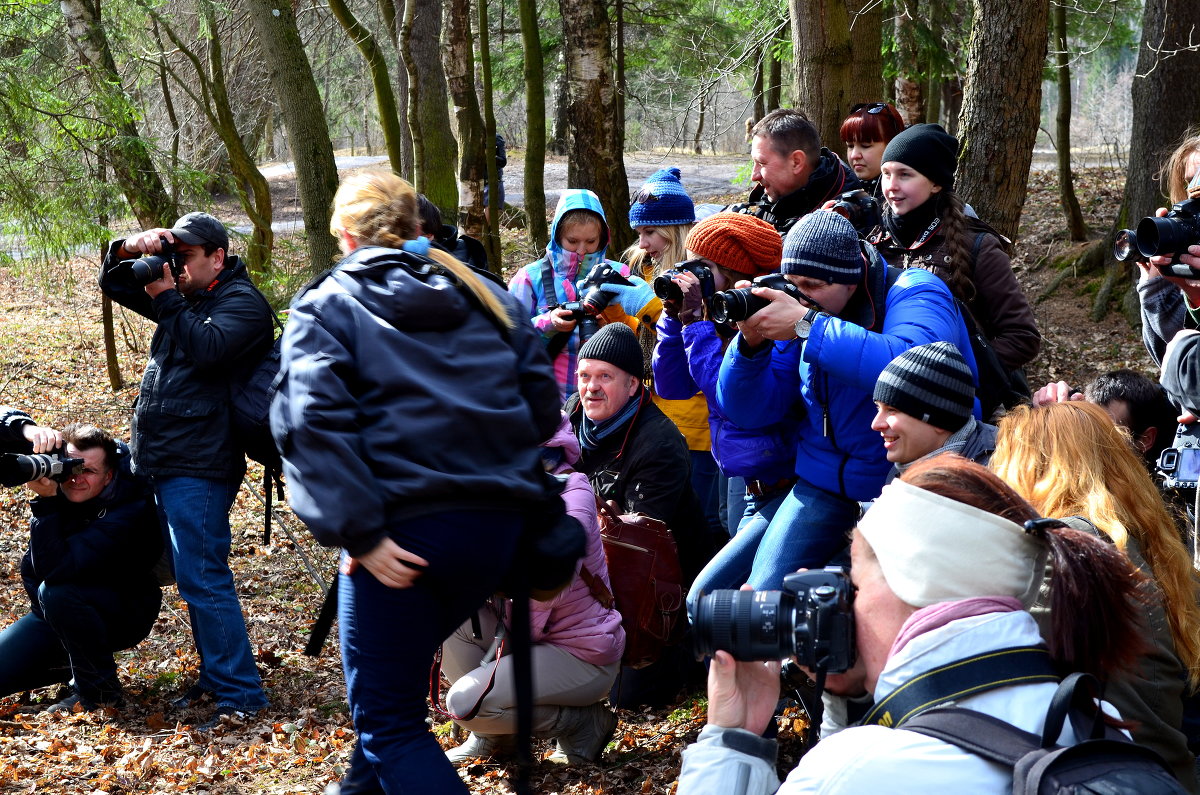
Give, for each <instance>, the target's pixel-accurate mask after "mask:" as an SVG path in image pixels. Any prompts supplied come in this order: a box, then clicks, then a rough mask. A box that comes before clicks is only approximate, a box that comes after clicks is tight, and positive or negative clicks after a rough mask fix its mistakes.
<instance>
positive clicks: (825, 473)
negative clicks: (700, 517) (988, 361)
mask: <svg viewBox="0 0 1200 795" xmlns="http://www.w3.org/2000/svg"><path fill="white" fill-rule="evenodd" d="M888 281H889V279H888V268H887V267H886V266H885V265H883V262H882V260H879V259H876V260H874V262H873V263H872V265H871V266H870V267H869V268H868V270H867V274H866V279H865V281H864V282H863V283H860V284H859V289H858V290H856V291H855V293H854V295H853V296H851V300H850V303H849V304H847V306H846V308H845V309H844V310H843V311H842V313H841V315H840V316H839V317H830V316H829V315H820V316H818V318H817V320H816V321H815V322H814V323H813V327H812V332H811V333H810V335H809V338H808V342H807V343H805V344H804V345H803V347H802V346H801V345H800V344H799V343H798V342H796V341H794V340H793V341H791V342H776V343H772V344H770V345H767V346H764V347H763V348H762V349H759V350H757V351H750V350H747V349H746V347H745V345H744V341H743V339H742V337H741V335H740V334H739V335H738V336H737V337H736V338H735V341H734V342H733V343H731V344H730V346H729V349H728V350H727V351H726V352H725V359H724V360H723V361H722V362H721V370H720V374H719V376H718V379H717V392H716V396H717V408H718V409H719V410H720V411H721V412H722V413H724V414H725V415H726V416H728V417H729V418H730V419H731V420H733V421H734V422H736V423H737V424H738V425H741V426H742V427H745V428H761V427H766V426H769V425H771V424H773V423H777V422H779V421H780V420H782V419H783V418H784V417H785V416H787V414H788V412H791V411H793V410H794V405H795V403H796V402H797V400H799V401H800V402H802V403H803V404H804V408H805V414H804V417H803V419H802V420H801V421H800V430H799V441H798V444H797V445H796V462H795V463H796V468H795V472H796V474H797V475H798V476H800V477H802V478H804V479H805V480H806V481H808V482H809V483H811V484H812V485H814V486H816V487H818V488H820V489H824V490H825V491H828V492H831V493H834V494H841V495H843V496H845V497H847V498H849V499H852V500H858V501H860V502H861V501H865V500H871V499H874V498H875V497H876V496H878V494H879V491H880V489H882V488H883V484H884V481H885V480H886V478H887V475H888V471H889V470H890V469H891V466H892V465H891V464H890V463H889V462H888V460H887V457H886V455H885V451H884V449H883V445H882V444H881V443H880V441H879V434H878V433H877V432H875V431H873V430H871V419H872V417H874V415H875V404H874V402H873V401H872V400H871V396H872V394H873V392H874V390H875V381H876V380H877V379H878V378H879V374H880V373H881V372H883V368H884V367H886V366H887V364H888V363H889V362H891V360H892V359H894V358H895V357H896V356H898V355H899V354H901V353H903V352H904V351H906V350H908V349H909V348H912V347H914V346H916V345H924V344H925V343H928V342H937V341H938V340H946V341H948V342H951V343H953V344H955V345H956V346H958V349H959V351H960V352H961V353H962V354H963V356H964V357H965V358H966V359H967V363H968V364H969V365H970V366H971V371H972V372H973V373H976V380H978V370H977V368H976V367H975V357H974V355H973V354H972V352H971V346H970V340H969V339H968V337H967V329H966V326H965V325H964V324H963V320H962V316H961V315H959V312H958V308H957V306H956V305H955V303H954V298H953V296H951V295H950V290H949V288H947V287H946V284H945V283H944V282H943V281H942V280H941V279H939V278H938V277H937V276H934V275H933V274H932V273H929V272H928V271H922V270H917V269H909V270H905V271H903V272H901V273H900V274H899V275H898V276H896V277H895V281H894V282H893V283H892V284H890V285H889V284H888ZM976 411H977V412H978V406H976Z"/></svg>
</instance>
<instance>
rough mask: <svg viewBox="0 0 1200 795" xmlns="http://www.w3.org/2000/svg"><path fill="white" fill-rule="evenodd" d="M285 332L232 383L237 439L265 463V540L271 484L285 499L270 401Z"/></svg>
mask: <svg viewBox="0 0 1200 795" xmlns="http://www.w3.org/2000/svg"><path fill="white" fill-rule="evenodd" d="M255 292H258V294H259V297H261V298H262V299H263V303H265V304H266V305H267V310H268V311H269V312H270V313H271V319H272V320H273V321H274V322H275V325H276V326H277V327H278V329H279V331H280V332H282V331H283V324H282V323H280V322H279V317H278V316H277V315H276V314H275V310H274V309H272V308H271V304H270V302H269V301H267V297H266V296H265V295H263V294H262V293H261V292H259V291H258V288H255ZM282 346H283V335H282V333H280V334H279V335H278V336H276V337H275V341H274V343H273V344H272V345H271V349H270V350H268V351H267V352H266V354H265V355H264V356H263V357H262V359H260V360H259V361H258V363H257V364H255V365H254V366H253V367H248V368H247V369H246V370H245V371H243V372H242V373H241V374H240V375H239V376H237V377H235V378H234V379H233V381H232V382H230V385H229V398H230V405H231V411H230V424H231V426H232V427H233V435H234V439H236V440H237V442H238V444H239V446H240V447H241V448H242V451H243V452H244V453H245V454H246V455H247V456H248V457H249V458H250V459H251V460H253V461H257V462H258V463H260V464H262V466H263V494H264V496H265V498H266V518H265V519H264V522H263V544H264V545H265V544H269V543H271V487H272V485H274V487H275V492H276V496H277V498H278V499H279V500H280V501H281V502H282V501H283V478H282V474H283V458H282V457H281V456H280V455H279V449H278V448H277V447H276V446H275V439H274V438H273V437H272V436H271V401H272V400H273V399H274V398H275V393H276V392H278V391H279V369H280V364H281V360H282Z"/></svg>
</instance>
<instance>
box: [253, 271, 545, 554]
mask: <svg viewBox="0 0 1200 795" xmlns="http://www.w3.org/2000/svg"><path fill="white" fill-rule="evenodd" d="M480 281H481V282H482V283H483V284H485V285H486V286H487V289H489V290H491V292H492V293H493V294H494V295H495V296H497V297H498V298H499V299H500V301H501V303H502V304H503V305H504V306H505V307H507V309H508V312H509V316H510V317H511V318H512V320H513V323H514V325H513V327H512V328H511V329H507V330H506V331H504V332H503V333H502V332H501V330H500V326H499V324H498V323H496V322H494V321H493V320H492V319H491V318H490V317H489V316H488V315H486V314H485V312H484V310H483V309H482V308H481V307H480V306H479V305H478V304H477V303H476V301H475V300H474V299H473V298H472V297H469V294H468V293H467V292H466V290H465V288H462V287H460V286H459V285H458V284H457V282H456V280H455V279H454V278H453V277H451V276H449V275H448V272H447V271H446V270H445V268H444V267H443V266H441V265H438V264H435V263H434V262H432V261H431V260H429V259H426V258H424V257H421V256H418V255H416V254H411V253H408V252H403V251H398V250H395V249H389V248H379V247H366V248H360V249H358V250H356V251H355V252H354V253H352V254H351V255H350V256H348V257H346V258H345V259H343V260H342V261H341V262H340V263H338V265H337V266H335V267H334V268H333V269H332V270H330V271H329V272H328V273H327V274H326V275H325V276H324V277H322V278H320V279H318V280H316V281H315V282H314V283H313V284H311V285H310V286H309V287H308V288H307V289H306V290H305V291H304V292H302V293H301V294H299V295H298V296H296V298H295V299H294V300H293V301H292V309H291V314H290V317H289V319H288V323H287V327H286V329H285V331H284V335H283V361H282V371H281V375H282V379H281V381H280V385H279V392H278V394H277V395H276V396H275V401H274V402H273V403H272V405H271V431H272V433H273V434H274V436H275V441H276V444H277V445H278V446H279V449H280V451H281V452H282V453H283V460H284V467H283V470H284V473H285V474H286V476H287V480H288V488H289V492H290V496H291V505H292V508H293V510H295V512H296V514H297V515H298V516H300V518H301V519H303V520H304V522H305V523H306V524H307V525H308V527H309V529H310V530H311V531H312V533H313V535H314V536H315V537H316V538H317V540H318V541H320V542H321V543H322V544H325V545H327V546H341V547H344V548H345V549H346V550H347V551H349V552H350V554H351V555H360V554H363V553H365V552H368V551H370V550H371V549H372V548H374V547H375V545H376V544H378V543H379V542H380V541H381V540H382V538H383V537H384V535H385V534H386V533H387V532H388V530H389V528H390V527H391V526H392V525H393V524H394V523H395V522H397V521H398V520H402V519H406V518H410V517H412V516H416V515H420V514H423V513H430V512H436V511H444V510H455V509H463V508H503V509H512V508H518V507H520V506H521V504H522V502H528V501H533V500H536V499H538V498H540V497H542V496H543V495H544V491H543V485H542V483H543V481H542V478H541V471H542V464H541V456H540V454H539V450H538V445H539V444H540V443H541V442H542V441H543V440H545V439H549V438H550V436H551V434H553V433H554V431H555V430H556V429H557V427H558V423H559V419H560V414H559V400H558V387H557V385H556V383H555V380H554V373H553V371H552V369H551V366H550V359H549V358H548V357H547V355H546V350H545V346H544V345H543V344H542V342H541V340H540V338H539V335H538V333H537V330H536V329H534V328H533V326H532V325H530V324H529V323H528V322H526V321H525V315H524V311H523V310H522V309H521V307H520V306H519V305H518V304H517V302H516V300H515V299H514V298H512V296H510V295H509V294H508V292H507V291H505V290H504V289H503V288H502V287H500V286H498V285H496V284H494V283H493V282H491V281H488V280H484V279H481V280H480Z"/></svg>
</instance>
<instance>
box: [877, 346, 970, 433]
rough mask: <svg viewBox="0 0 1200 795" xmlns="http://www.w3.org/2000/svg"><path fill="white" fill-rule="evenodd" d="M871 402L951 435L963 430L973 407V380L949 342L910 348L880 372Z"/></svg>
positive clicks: (957, 352) (960, 355)
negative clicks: (888, 407) (883, 405)
mask: <svg viewBox="0 0 1200 795" xmlns="http://www.w3.org/2000/svg"><path fill="white" fill-rule="evenodd" d="M873 399H874V400H875V401H876V402H878V403H884V404H886V405H888V406H891V407H892V408H894V409H899V410H900V411H903V412H904V413H905V414H907V415H909V416H910V417H916V418H917V419H918V420H921V421H922V422H927V423H929V424H930V425H933V426H935V427H938V428H941V429H942V430H946V431H950V432H951V433H953V432H955V431H957V430H958V429H960V428H962V426H963V425H965V424H966V422H967V420H968V419H969V418H970V417H971V410H972V409H973V408H974V406H975V377H974V376H973V375H972V374H971V368H970V367H969V366H968V365H967V360H966V359H964V358H963V355H962V354H961V353H959V351H958V348H956V347H954V346H953V345H951V344H950V343H949V342H931V343H929V344H928V345H918V346H916V347H915V348H909V349H908V350H907V351H905V352H904V353H902V354H900V355H899V356H897V357H896V358H895V359H892V361H891V362H890V363H889V364H888V366H887V367H885V368H883V372H882V373H880V375H879V380H878V381H876V382H875V394H874V395H873Z"/></svg>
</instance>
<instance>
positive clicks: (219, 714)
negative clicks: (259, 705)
mask: <svg viewBox="0 0 1200 795" xmlns="http://www.w3.org/2000/svg"><path fill="white" fill-rule="evenodd" d="M257 714H258V710H245V709H238V708H237V707H231V706H229V705H228V704H222V705H221V706H219V707H217V710H216V712H214V713H213V715H212V717H211V718H209V719H208V720H206V721H205V722H204V723H201V724H200V725H199V726H197V727H196V731H199V732H210V731H212V730H213V729H215V728H217V727H218V726H230V727H237V726H241V725H243V724H245V723H246V721H248V720H250V719H251V718H253V717H254V716H255V715H257Z"/></svg>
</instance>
